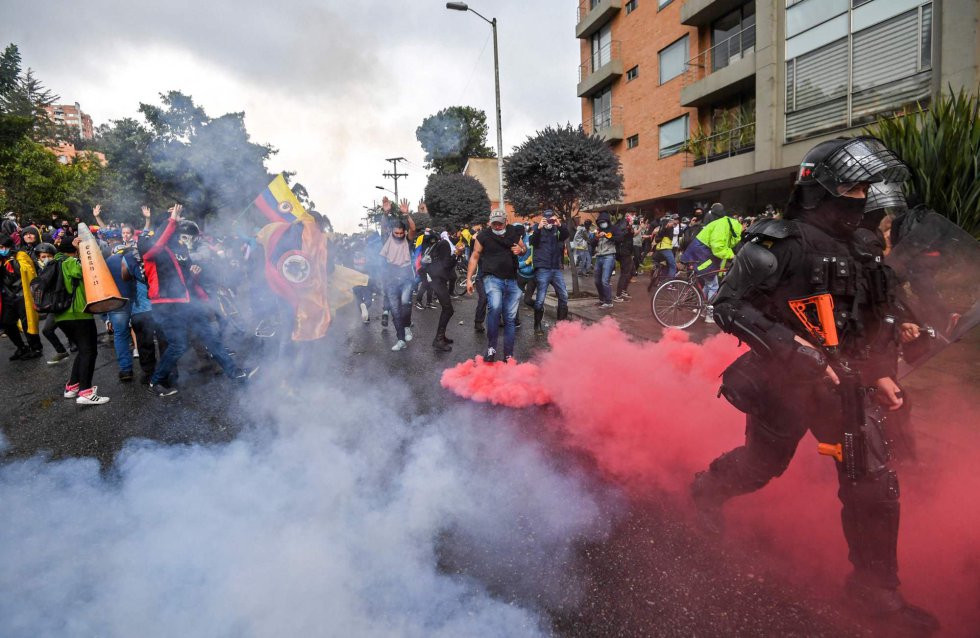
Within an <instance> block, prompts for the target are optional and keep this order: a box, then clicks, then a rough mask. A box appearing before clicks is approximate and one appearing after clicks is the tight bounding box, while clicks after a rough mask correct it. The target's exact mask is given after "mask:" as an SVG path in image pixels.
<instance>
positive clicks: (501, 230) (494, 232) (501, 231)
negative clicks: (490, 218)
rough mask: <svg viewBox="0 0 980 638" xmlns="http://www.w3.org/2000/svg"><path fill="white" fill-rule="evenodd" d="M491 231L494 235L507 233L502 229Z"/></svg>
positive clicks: (492, 229)
mask: <svg viewBox="0 0 980 638" xmlns="http://www.w3.org/2000/svg"><path fill="white" fill-rule="evenodd" d="M490 230H491V231H492V232H493V234H494V235H503V234H504V233H506V232H507V229H506V228H501V229H500V230H497V229H496V228H491V229H490Z"/></svg>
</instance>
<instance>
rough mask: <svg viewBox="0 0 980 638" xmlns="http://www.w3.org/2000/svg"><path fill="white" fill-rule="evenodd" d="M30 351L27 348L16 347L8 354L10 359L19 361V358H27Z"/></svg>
mask: <svg viewBox="0 0 980 638" xmlns="http://www.w3.org/2000/svg"><path fill="white" fill-rule="evenodd" d="M30 353H31V351H30V350H29V349H28V348H17V349H16V350H14V353H13V354H12V355H10V361H20V360H21V359H27V358H28V355H29V354H30Z"/></svg>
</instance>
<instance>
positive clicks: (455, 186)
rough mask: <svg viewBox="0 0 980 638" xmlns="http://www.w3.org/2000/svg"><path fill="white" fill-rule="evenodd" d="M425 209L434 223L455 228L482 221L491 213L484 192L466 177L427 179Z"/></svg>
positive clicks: (479, 184) (456, 175)
mask: <svg viewBox="0 0 980 638" xmlns="http://www.w3.org/2000/svg"><path fill="white" fill-rule="evenodd" d="M425 205H426V208H427V209H428V211H429V214H430V215H432V220H433V222H434V223H436V224H440V225H451V226H454V227H456V228H460V227H462V226H468V225H470V224H473V223H475V222H479V221H483V220H484V219H486V216H487V215H488V214H489V213H490V198H489V197H488V196H487V189H485V188H484V187H483V184H481V183H480V182H479V181H478V180H477V179H476V178H475V177H470V176H469V175H458V174H452V175H440V174H438V173H433V174H432V175H429V182H428V183H427V184H426V185H425Z"/></svg>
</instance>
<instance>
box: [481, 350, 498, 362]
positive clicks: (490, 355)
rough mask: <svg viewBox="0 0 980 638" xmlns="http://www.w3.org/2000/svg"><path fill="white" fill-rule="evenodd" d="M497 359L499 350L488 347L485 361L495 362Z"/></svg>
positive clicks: (484, 356)
mask: <svg viewBox="0 0 980 638" xmlns="http://www.w3.org/2000/svg"><path fill="white" fill-rule="evenodd" d="M496 360H497V351H496V349H494V348H487V353H486V354H485V355H483V363H493V362H494V361H496Z"/></svg>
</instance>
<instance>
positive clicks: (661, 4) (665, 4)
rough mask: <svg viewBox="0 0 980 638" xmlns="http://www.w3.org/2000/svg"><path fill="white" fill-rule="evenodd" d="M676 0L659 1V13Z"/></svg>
mask: <svg viewBox="0 0 980 638" xmlns="http://www.w3.org/2000/svg"><path fill="white" fill-rule="evenodd" d="M673 1H674V0H657V11H660V10H661V9H663V8H664V7H666V6H667V5H668V4H670V3H671V2H673Z"/></svg>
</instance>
